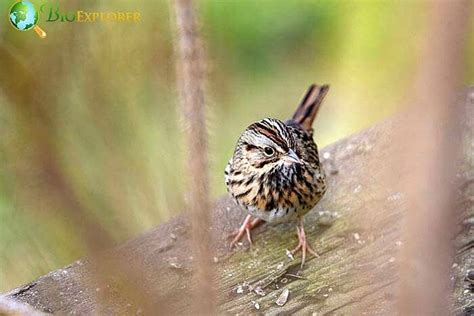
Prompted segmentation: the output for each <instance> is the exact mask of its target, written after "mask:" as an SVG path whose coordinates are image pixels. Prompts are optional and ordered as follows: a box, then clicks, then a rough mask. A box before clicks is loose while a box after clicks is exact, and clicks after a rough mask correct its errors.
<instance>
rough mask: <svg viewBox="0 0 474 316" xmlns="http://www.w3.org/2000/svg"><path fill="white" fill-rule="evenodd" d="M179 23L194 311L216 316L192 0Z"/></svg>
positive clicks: (180, 6) (180, 7)
mask: <svg viewBox="0 0 474 316" xmlns="http://www.w3.org/2000/svg"><path fill="white" fill-rule="evenodd" d="M174 4H175V14H176V23H177V31H178V33H177V35H178V36H177V43H176V44H177V45H176V48H177V51H178V60H177V72H178V76H177V77H178V79H177V80H178V82H177V86H178V88H179V89H180V97H181V98H180V101H181V105H182V106H181V111H182V115H183V121H184V122H183V123H184V127H185V138H186V140H185V141H186V148H187V157H186V162H187V184H188V185H187V196H188V209H189V212H190V219H191V223H192V239H191V240H192V244H191V246H192V247H193V250H194V251H195V258H196V263H197V271H196V287H195V297H194V299H195V308H196V311H197V312H198V313H201V314H211V313H213V312H214V306H213V303H214V299H213V298H214V295H213V293H214V291H213V287H212V262H211V260H210V258H211V257H212V256H211V251H210V246H209V245H210V236H209V226H210V213H209V206H210V203H209V176H208V157H207V148H208V145H207V131H206V108H205V98H204V58H203V51H202V46H201V42H200V39H199V28H198V21H197V15H196V10H195V9H194V6H193V2H192V0H175V1H174Z"/></svg>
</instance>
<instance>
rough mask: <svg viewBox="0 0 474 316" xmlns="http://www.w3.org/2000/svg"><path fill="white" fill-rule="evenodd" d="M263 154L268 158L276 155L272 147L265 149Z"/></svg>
mask: <svg viewBox="0 0 474 316" xmlns="http://www.w3.org/2000/svg"><path fill="white" fill-rule="evenodd" d="M263 152H264V153H265V155H267V156H268V157H271V156H273V155H274V154H275V149H273V148H272V147H265V148H264V149H263Z"/></svg>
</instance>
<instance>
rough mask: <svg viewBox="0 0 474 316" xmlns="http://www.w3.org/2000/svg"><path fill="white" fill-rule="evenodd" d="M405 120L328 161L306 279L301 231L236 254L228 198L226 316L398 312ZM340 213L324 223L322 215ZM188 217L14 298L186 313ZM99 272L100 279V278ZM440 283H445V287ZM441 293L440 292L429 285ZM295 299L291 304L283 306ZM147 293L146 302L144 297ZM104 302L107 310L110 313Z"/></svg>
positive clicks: (68, 306)
mask: <svg viewBox="0 0 474 316" xmlns="http://www.w3.org/2000/svg"><path fill="white" fill-rule="evenodd" d="M469 93H470V94H468V96H467V98H466V100H467V104H468V106H467V113H466V116H465V118H466V120H465V122H463V124H466V129H467V133H466V134H465V148H464V149H465V157H467V158H466V159H465V161H464V164H463V166H462V167H461V169H460V171H459V177H460V178H461V179H462V183H463V185H462V186H461V188H460V191H459V196H458V208H459V211H460V214H461V218H460V219H459V223H460V225H459V234H458V237H457V239H456V240H455V245H456V249H457V252H456V258H455V262H456V263H455V264H454V265H453V283H454V284H455V303H456V304H455V306H454V307H453V308H454V313H455V314H468V313H470V312H472V311H473V300H474V296H473V288H472V287H469V286H470V285H469V283H468V282H467V280H466V279H465V276H466V273H467V271H468V270H469V269H470V268H473V267H474V256H473V254H474V249H473V245H474V231H473V230H474V229H473V227H474V161H473V156H474V155H473V153H474V134H473V131H474V128H473V125H474V123H473V117H474V90H471V91H470V92H469ZM401 122H402V121H401V119H400V118H394V119H391V120H387V121H385V122H382V123H380V124H378V125H376V126H374V127H372V128H369V129H367V130H364V131H362V132H360V133H358V134H356V135H353V136H351V137H349V138H347V139H344V140H341V141H339V142H337V143H335V144H333V145H330V146H328V147H326V148H324V149H323V150H322V151H321V157H322V159H323V164H324V168H325V170H326V173H327V175H328V178H329V191H328V192H327V194H326V196H325V198H324V199H323V200H322V201H321V203H319V204H318V205H317V207H316V208H315V209H314V210H313V211H312V212H310V213H309V214H308V215H307V217H306V229H307V233H308V238H309V240H310V241H311V243H312V245H313V248H314V249H315V250H316V251H317V252H318V253H319V254H320V257H319V258H313V257H310V258H309V260H308V261H307V263H306V265H305V267H304V269H303V270H302V271H299V264H300V261H299V257H296V258H295V260H291V259H290V258H289V257H288V256H286V254H285V250H286V249H292V248H293V247H294V246H295V245H296V242H297V238H296V232H295V228H294V223H288V224H282V225H279V226H271V225H263V226H261V227H259V228H258V229H256V231H255V232H254V235H253V236H254V246H253V247H252V248H251V249H250V250H245V248H246V246H245V244H244V246H242V247H241V248H240V249H238V250H234V251H229V250H228V239H227V238H226V236H227V235H228V234H229V233H230V232H232V231H233V230H234V229H235V228H236V227H238V225H239V224H240V222H241V220H242V219H243V217H244V214H243V213H242V211H240V210H239V209H238V208H237V207H236V206H235V204H234V203H233V202H232V201H231V200H230V199H229V198H227V197H224V198H221V199H220V200H218V201H217V202H216V204H215V207H214V210H213V213H212V214H213V226H212V229H211V231H212V234H213V235H214V238H213V240H214V243H215V245H214V246H215V247H214V249H215V253H214V254H213V257H214V261H215V263H214V264H213V265H214V268H215V276H214V284H215V286H216V288H217V293H218V295H219V297H218V309H219V311H221V312H226V313H231V314H235V313H239V314H248V313H261V312H262V313H268V314H288V313H295V312H298V313H300V314H308V313H309V314H310V313H314V312H316V313H317V314H318V315H320V314H337V315H342V314H346V315H354V314H360V313H365V314H370V315H371V314H391V313H394V311H395V298H396V291H397V278H398V275H397V273H398V272H397V271H398V270H397V264H398V262H397V252H398V250H399V249H400V247H403V243H402V241H401V239H400V238H401V224H402V223H401V219H402V217H403V214H404V213H405V212H410V211H411V210H409V209H407V203H406V198H405V194H404V191H403V189H404V175H406V174H407V173H409V172H410V170H409V167H407V168H405V169H403V168H402V169H400V170H393V166H395V165H396V166H399V165H400V164H398V162H399V161H398V159H409V157H404V156H403V154H400V153H401V151H403V148H400V147H398V146H395V145H394V144H396V143H399V142H395V141H394V139H393V135H394V131H396V130H397V129H399V128H403V126H401V125H400V124H402V123H401ZM323 211H328V212H336V213H337V214H338V215H339V216H338V218H337V219H336V220H335V221H334V222H333V223H332V225H322V224H321V218H320V216H319V215H320V212H323ZM188 227H189V226H188V223H187V222H186V217H185V215H182V216H178V217H177V218H175V219H174V220H172V221H170V222H168V223H166V224H163V225H160V226H159V227H157V228H156V229H154V230H152V231H150V232H148V233H146V234H144V235H142V236H140V237H138V238H136V239H134V240H131V241H129V242H127V243H125V244H124V245H121V246H119V247H117V248H115V249H113V250H110V251H108V252H107V253H106V254H103V255H102V258H101V259H100V260H95V262H94V263H92V262H91V260H80V261H77V262H75V263H73V264H72V265H70V266H68V267H66V268H64V269H59V270H57V271H54V272H51V273H50V274H48V275H45V276H43V277H41V278H39V279H38V280H36V281H33V282H32V283H30V284H28V285H26V286H24V287H21V288H18V289H15V290H13V291H12V292H10V293H8V294H7V296H8V297H9V298H11V299H14V300H18V301H21V302H27V303H29V304H31V305H32V306H33V307H35V308H36V309H38V310H40V311H44V312H68V313H81V314H82V313H94V312H96V313H97V312H107V313H127V314H128V313H130V314H134V313H138V314H139V313H141V312H144V313H146V312H147V311H151V310H154V311H161V312H162V313H186V312H187V311H189V306H190V302H191V293H190V288H191V277H190V276H191V274H192V270H193V261H194V260H193V257H192V251H191V249H190V248H189V245H188V239H189V233H188V231H189V230H188ZM93 271H96V272H97V271H98V272H99V273H98V275H99V276H100V277H99V278H97V274H94V273H93ZM436 277H437V276H433V279H434V280H435V279H436ZM426 286H427V287H429V286H430V285H429V284H426ZM284 289H288V290H289V297H288V300H287V302H286V304H285V305H284V306H278V305H277V304H276V303H275V301H276V299H277V298H278V296H279V295H280V294H281V293H282V291H283V290H284ZM138 292H140V293H138ZM99 302H100V304H99Z"/></svg>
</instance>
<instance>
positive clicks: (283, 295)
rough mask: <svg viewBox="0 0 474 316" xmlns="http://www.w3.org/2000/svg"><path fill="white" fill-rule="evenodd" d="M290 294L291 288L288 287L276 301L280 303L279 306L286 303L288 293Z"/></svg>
mask: <svg viewBox="0 0 474 316" xmlns="http://www.w3.org/2000/svg"><path fill="white" fill-rule="evenodd" d="M289 294H290V290H288V289H284V290H283V291H282V292H281V294H280V296H279V297H278V298H277V300H276V301H275V303H276V304H277V305H278V306H283V305H285V304H286V302H287V301H288V295H289Z"/></svg>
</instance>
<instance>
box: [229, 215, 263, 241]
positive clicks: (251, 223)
mask: <svg viewBox="0 0 474 316" xmlns="http://www.w3.org/2000/svg"><path fill="white" fill-rule="evenodd" d="M261 222H263V221H262V220H261V219H260V218H255V219H253V220H252V216H251V215H247V217H245V220H244V222H243V223H242V226H240V228H239V230H238V231H237V232H235V233H234V234H233V235H235V237H234V239H233V240H232V242H231V243H230V248H231V249H232V247H234V245H235V244H236V243H237V242H238V241H239V240H240V239H242V237H243V235H244V233H246V234H247V240H248V241H249V243H250V245H252V237H251V236H250V230H251V229H253V228H255V227H256V226H258V224H260V223H261Z"/></svg>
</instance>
